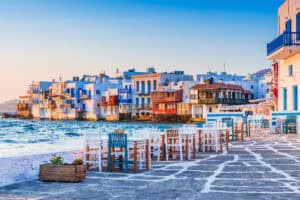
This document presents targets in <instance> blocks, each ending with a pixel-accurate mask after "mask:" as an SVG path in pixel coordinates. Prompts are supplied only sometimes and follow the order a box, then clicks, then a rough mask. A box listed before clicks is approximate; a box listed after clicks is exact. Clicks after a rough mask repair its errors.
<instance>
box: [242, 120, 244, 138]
mask: <svg viewBox="0 0 300 200" xmlns="http://www.w3.org/2000/svg"><path fill="white" fill-rule="evenodd" d="M241 140H244V123H242V126H241Z"/></svg>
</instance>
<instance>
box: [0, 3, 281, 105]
mask: <svg viewBox="0 0 300 200" xmlns="http://www.w3.org/2000/svg"><path fill="white" fill-rule="evenodd" d="M281 2H282V0H148V1H146V0H97V1H96V0H0V30H1V34H0V36H1V37H0V92H1V96H0V102H1V101H4V100H8V99H13V98H17V96H18V95H24V94H25V91H26V87H27V86H28V85H29V84H30V82H31V81H32V80H52V79H53V78H55V79H58V77H62V78H63V79H70V78H71V77H72V76H73V75H82V74H96V73H99V72H101V71H105V72H106V73H108V74H112V73H114V72H115V70H116V68H117V67H118V68H119V69H120V70H125V69H128V68H132V67H135V68H136V69H138V70H145V68H147V67H150V66H153V67H155V68H156V69H157V71H171V70H176V69H183V70H185V71H186V73H193V74H196V73H203V72H206V71H208V70H209V69H211V70H213V71H215V70H217V71H221V70H223V64H224V62H225V63H226V70H227V71H228V72H232V73H242V74H247V73H249V72H250V73H252V72H255V71H256V70H259V69H262V68H266V67H269V66H270V62H268V61H267V59H266V43H267V42H269V41H271V40H272V39H274V38H275V37H276V34H277V31H276V30H277V9H278V7H279V5H280V3H281Z"/></svg>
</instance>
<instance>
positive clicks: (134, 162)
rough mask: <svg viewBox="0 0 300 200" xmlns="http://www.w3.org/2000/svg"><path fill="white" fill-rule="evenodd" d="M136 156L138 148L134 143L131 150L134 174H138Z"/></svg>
mask: <svg viewBox="0 0 300 200" xmlns="http://www.w3.org/2000/svg"><path fill="white" fill-rule="evenodd" d="M137 154H138V147H137V143H136V142H135V143H134V149H133V170H134V172H138V163H137Z"/></svg>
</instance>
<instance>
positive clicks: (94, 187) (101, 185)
mask: <svg viewBox="0 0 300 200" xmlns="http://www.w3.org/2000/svg"><path fill="white" fill-rule="evenodd" d="M272 148H273V149H272ZM249 150H250V151H249ZM255 154H256V155H255ZM289 156H294V158H296V160H293V159H291V158H290V157H289ZM257 158H261V160H259V159H257ZM299 158H300V136H298V135H297V136H294V135H293V136H292V137H286V136H282V135H270V134H267V133H264V132H262V133H260V135H257V134H252V136H251V140H248V139H247V141H244V142H240V141H235V142H233V143H232V144H230V152H229V153H225V154H216V153H214V152H209V153H207V152H205V153H203V152H200V153H199V154H197V160H192V161H169V162H156V161H153V162H152V169H151V170H150V171H145V170H142V171H140V172H139V173H133V172H130V173H128V174H124V173H98V172H88V173H87V178H86V180H85V181H84V182H82V183H42V182H39V181H37V180H36V181H28V182H24V183H18V184H13V185H9V186H6V187H2V188H0V200H2V199H5V200H6V199H45V200H49V199H63V200H64V199H80V200H81V199H122V200H123V199H184V200H186V199H197V200H198V199H205V200H210V199H222V200H233V199H243V200H244V199H245V200H248V199H255V200H256V199H272V200H273V199H275V200H277V199H300V162H297V161H298V160H297V159H299ZM264 162H265V163H267V166H266V165H264ZM268 165H270V166H271V167H273V168H275V169H276V171H275V170H274V171H272V170H271V168H270V167H268ZM284 173H285V174H287V175H289V176H288V177H287V176H284V175H283V174H284ZM295 188H296V189H298V191H294V189H295Z"/></svg>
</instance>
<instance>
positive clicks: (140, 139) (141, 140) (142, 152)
mask: <svg viewBox="0 0 300 200" xmlns="http://www.w3.org/2000/svg"><path fill="white" fill-rule="evenodd" d="M130 137H133V138H135V139H136V141H137V153H138V167H139V169H143V167H144V166H146V164H145V163H146V146H147V145H146V142H145V139H149V130H147V129H143V130H136V131H133V132H132V135H131V136H130ZM128 148H129V151H128V152H129V160H133V153H134V151H133V150H134V143H130V142H129V145H128ZM131 158H132V159H131ZM150 165H151V164H150Z"/></svg>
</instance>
